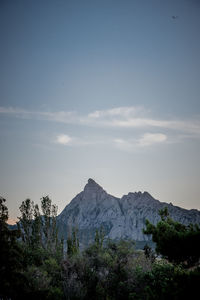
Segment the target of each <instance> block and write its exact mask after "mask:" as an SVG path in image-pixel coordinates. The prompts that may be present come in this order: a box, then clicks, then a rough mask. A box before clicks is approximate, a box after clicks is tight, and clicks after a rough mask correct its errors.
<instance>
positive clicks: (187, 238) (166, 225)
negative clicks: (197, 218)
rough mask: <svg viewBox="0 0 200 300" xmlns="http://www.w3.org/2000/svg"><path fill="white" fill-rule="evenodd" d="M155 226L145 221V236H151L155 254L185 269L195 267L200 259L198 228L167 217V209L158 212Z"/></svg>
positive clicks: (199, 234) (199, 229)
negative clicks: (159, 218)
mask: <svg viewBox="0 0 200 300" xmlns="http://www.w3.org/2000/svg"><path fill="white" fill-rule="evenodd" d="M159 215H160V217H161V221H160V222H158V223H157V225H153V224H151V223H150V222H149V221H148V220H146V229H145V230H144V233H145V234H151V235H152V239H153V241H154V242H155V243H156V252H157V253H158V254H161V255H162V256H163V257H165V258H166V259H168V260H169V261H170V262H172V263H176V264H179V263H183V264H184V266H185V267H186V268H188V267H192V266H195V265H196V264H198V263H199V259H200V228H199V226H197V225H192V224H190V225H189V226H186V225H183V224H181V223H179V222H176V221H174V220H172V219H171V218H170V217H169V213H168V210H167V208H164V209H163V210H160V211H159Z"/></svg>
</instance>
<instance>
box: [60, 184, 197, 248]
mask: <svg viewBox="0 0 200 300" xmlns="http://www.w3.org/2000/svg"><path fill="white" fill-rule="evenodd" d="M164 207H167V208H168V211H169V214H170V216H171V218H172V219H174V220H176V221H178V222H181V223H183V224H185V225H187V224H189V223H193V224H200V211H198V210H196V209H192V210H186V209H183V208H180V207H177V206H173V205H172V204H168V203H164V202H160V201H158V200H156V199H154V198H153V197H152V196H151V195H150V194H149V193H148V192H144V193H142V192H135V193H128V195H124V196H123V197H122V198H121V199H120V198H116V197H114V196H112V195H109V194H108V193H107V192H106V191H105V190H104V189H103V188H102V187H101V186H100V185H98V184H97V183H96V182H95V181H94V180H93V179H89V180H88V183H87V184H86V186H85V188H84V190H83V191H82V192H81V193H79V194H78V195H77V196H76V197H75V198H73V199H72V201H71V202H70V203H69V204H68V205H67V206H66V207H65V209H64V210H63V211H62V212H61V214H60V215H59V216H58V225H59V231H60V234H61V235H63V236H64V238H66V237H67V234H69V233H70V232H71V231H72V228H74V227H76V228H77V229H78V231H79V239H80V245H81V246H82V247H84V246H87V245H88V244H89V243H91V242H93V241H94V235H95V231H96V229H98V228H100V227H101V226H102V227H103V229H104V231H105V235H106V238H110V239H114V240H116V239H121V238H122V239H132V240H135V241H137V242H140V243H141V244H143V241H150V240H151V237H148V236H147V235H144V234H143V231H142V230H143V228H144V227H145V220H146V219H148V220H149V221H150V222H151V223H153V224H157V222H158V221H159V220H160V217H159V215H158V211H159V210H160V209H162V208H164Z"/></svg>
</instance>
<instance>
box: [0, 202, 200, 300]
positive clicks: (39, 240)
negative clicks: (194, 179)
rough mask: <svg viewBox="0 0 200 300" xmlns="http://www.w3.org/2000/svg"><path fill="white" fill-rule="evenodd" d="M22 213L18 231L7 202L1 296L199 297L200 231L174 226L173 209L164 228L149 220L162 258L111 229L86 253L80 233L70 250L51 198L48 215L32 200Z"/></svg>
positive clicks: (71, 238)
mask: <svg viewBox="0 0 200 300" xmlns="http://www.w3.org/2000/svg"><path fill="white" fill-rule="evenodd" d="M20 212H21V216H20V218H19V222H18V229H14V230H10V229H9V227H8V225H7V223H6V222H7V220H8V209H7V207H6V205H5V199H2V198H0V299H38V300H39V299H69V300H76V299H77V300H78V299H99V300H101V299H102V300H118V299H123V300H124V299H125V300H126V299H138V300H139V299H189V298H190V299H197V298H198V285H199V282H200V268H199V258H200V251H199V245H200V243H199V239H200V229H199V227H198V226H192V225H190V226H184V225H182V224H180V223H177V222H175V221H173V220H172V219H170V217H169V215H168V211H167V210H166V209H164V210H162V211H160V216H161V221H160V222H159V223H158V224H157V225H156V226H155V225H153V224H151V223H150V222H149V221H147V222H146V229H145V233H146V234H151V235H152V238H153V241H154V242H155V243H156V253H154V251H152V249H151V248H149V247H148V246H145V248H144V251H136V250H135V248H134V242H133V241H123V240H121V241H117V242H116V241H115V242H114V241H111V240H107V241H106V240H105V237H104V231H103V228H100V229H98V230H97V231H96V235H95V239H94V243H93V244H92V245H90V246H89V247H88V248H87V249H85V250H84V251H82V252H81V251H80V250H79V240H78V230H77V229H75V228H74V229H72V232H71V235H68V239H67V245H66V247H64V244H63V241H62V240H61V239H59V238H58V231H57V225H56V215H57V207H56V206H55V205H52V202H51V200H50V199H49V197H48V196H47V197H43V198H42V199H41V212H40V209H39V207H38V205H35V204H34V203H33V202H32V201H31V200H30V199H27V200H26V201H23V202H22V205H21V206H20ZM64 248H66V250H64ZM158 255H159V256H158ZM195 295H196V296H195Z"/></svg>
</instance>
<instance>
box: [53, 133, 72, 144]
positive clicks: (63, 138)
mask: <svg viewBox="0 0 200 300" xmlns="http://www.w3.org/2000/svg"><path fill="white" fill-rule="evenodd" d="M71 142H72V138H71V137H70V136H69V135H67V134H60V135H58V136H57V137H56V143H57V144H61V145H70V144H71Z"/></svg>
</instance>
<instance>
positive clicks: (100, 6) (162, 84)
mask: <svg viewBox="0 0 200 300" xmlns="http://www.w3.org/2000/svg"><path fill="white" fill-rule="evenodd" d="M199 15H200V2H199V0H167V1H166V0H115V1H114V0H84V1H83V0H71V1H68V0H46V1H45V0H34V1H31V0H18V1H15V0H0V39H1V43H0V195H1V196H2V197H4V198H6V200H7V206H8V209H9V216H10V221H12V220H16V218H17V217H18V216H19V215H20V213H19V209H18V208H19V206H20V204H21V202H22V201H23V200H25V199H26V198H31V199H32V200H33V201H34V202H35V203H39V202H40V198H41V197H43V196H46V195H49V196H50V198H51V199H52V202H53V203H55V204H57V205H58V212H59V213H60V212H61V211H62V210H63V209H64V207H65V206H66V205H67V204H68V203H69V202H70V201H71V199H72V198H73V197H74V196H75V195H76V194H78V193H79V192H80V191H81V190H82V189H83V188H84V186H85V184H86V183H87V180H88V178H93V179H94V180H95V181H96V182H97V183H99V184H100V185H101V186H102V187H103V188H104V189H105V190H106V191H107V192H108V193H110V194H112V195H114V196H117V197H122V195H124V194H127V193H128V192H134V191H148V192H149V193H150V194H151V195H152V196H153V197H154V198H156V199H158V200H160V201H162V202H167V203H170V202H171V203H173V204H174V205H178V206H181V207H184V208H187V209H193V208H194V209H200V184H199V183H200V155H199V153H200V99H199V95H200V37H199V28H200V17H199Z"/></svg>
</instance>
